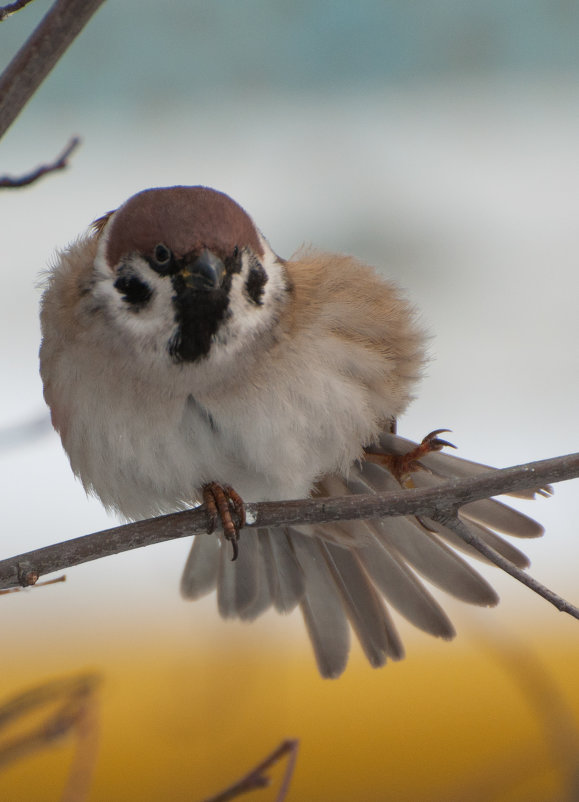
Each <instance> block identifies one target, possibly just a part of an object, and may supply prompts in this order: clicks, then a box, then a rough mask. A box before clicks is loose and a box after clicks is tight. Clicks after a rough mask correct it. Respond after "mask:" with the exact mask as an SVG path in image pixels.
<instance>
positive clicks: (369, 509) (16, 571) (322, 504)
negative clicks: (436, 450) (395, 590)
mask: <svg viewBox="0 0 579 802" xmlns="http://www.w3.org/2000/svg"><path fill="white" fill-rule="evenodd" d="M577 477H579V453H577V454H569V455H567V456H564V457H553V458H552V459H547V460H541V461H539V462H529V463H528V464H526V465H518V466H515V467H512V468H502V469H497V470H489V471H486V472H485V473H481V474H479V475H477V476H474V477H470V478H468V479H454V480H452V481H449V482H444V483H441V484H440V485H438V486H437V487H431V488H427V489H420V490H415V489H411V490H400V491H398V492H395V493H379V494H376V495H370V494H367V495H352V496H342V497H339V498H309V499H302V500H301V501H281V502H272V501H268V502H261V503H259V504H246V514H247V524H246V527H245V528H244V529H243V532H242V535H241V538H242V540H243V537H244V536H245V537H247V536H248V534H249V533H248V529H253V528H258V527H266V526H284V525H298V524H313V523H330V522H333V521H340V520H357V519H361V518H365V519H375V518H383V517H389V516H397V515H419V516H420V515H421V516H424V517H426V518H434V517H437V516H440V515H445V514H446V515H452V514H454V513H455V511H456V509H457V507H460V506H462V505H463V504H468V503H469V502H471V501H477V500H479V499H482V498H490V497H491V496H497V495H501V494H504V493H509V492H513V491H519V490H525V489H527V490H529V489H533V488H538V487H542V486H544V485H546V484H550V483H554V482H561V481H564V480H566V479H575V478H577ZM206 532H207V518H206V513H205V509H204V508H195V509H192V510H185V511H184V512H176V513H172V514H170V515H161V516H159V517H157V518H149V519H147V520H145V521H137V522H136V523H132V524H125V525H124V526H116V527H114V528H112V529H106V530H104V531H102V532H95V533H92V534H90V535H83V536H82V537H76V538H73V539H72V540H67V541H64V542H62V543H56V544H54V545H52V546H45V547H44V548H41V549H35V550H34V551H29V552H26V553H25V554H19V555H16V556H14V557H10V558H8V559H5V560H1V561H0V588H11V587H15V586H18V585H21V586H24V587H25V586H27V585H30V584H34V582H35V581H36V580H37V579H38V578H40V577H41V576H44V575H46V574H50V573H53V572H54V571H64V570H66V569H68V568H72V567H73V566H74V565H80V564H82V563H85V562H90V561H91V560H98V559H101V558H102V557H109V556H112V555H113V554H120V553H121V552H124V551H131V550H132V549H139V548H142V547H144V546H151V545H153V544H154V543H163V542H164V541H166V540H175V539H177V538H181V537H189V536H190V535H199V534H205V533H206Z"/></svg>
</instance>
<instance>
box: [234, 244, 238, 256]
mask: <svg viewBox="0 0 579 802" xmlns="http://www.w3.org/2000/svg"><path fill="white" fill-rule="evenodd" d="M238 256H239V248H238V247H237V245H236V246H235V248H234V249H233V258H234V259H237V257H238Z"/></svg>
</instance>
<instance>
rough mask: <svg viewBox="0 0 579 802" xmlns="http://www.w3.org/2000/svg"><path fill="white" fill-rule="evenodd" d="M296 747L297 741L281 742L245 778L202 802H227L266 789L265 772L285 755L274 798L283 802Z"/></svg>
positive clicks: (296, 750) (296, 752)
mask: <svg viewBox="0 0 579 802" xmlns="http://www.w3.org/2000/svg"><path fill="white" fill-rule="evenodd" d="M298 745H299V742H298V741H294V740H287V741H283V742H282V743H281V744H280V745H279V746H278V747H277V749H275V750H274V751H273V752H272V753H271V755H269V756H268V757H266V758H265V760H263V761H262V762H261V763H258V765H257V766H256V767H255V768H254V769H252V770H251V771H250V772H249V773H248V774H246V775H245V777H242V778H241V780H238V781H237V782H235V783H233V785H230V786H229V787H228V788H225V789H224V790H223V791H221V792H220V793H218V794H216V795H215V796H212V797H209V798H207V799H205V800H204V802H229V801H230V800H231V799H237V797H239V796H241V795H242V794H246V793H247V792H248V791H255V790H256V789H258V788H267V787H268V786H269V784H270V778H269V777H268V776H267V773H266V772H267V771H268V770H269V769H270V768H271V767H272V766H273V765H275V764H276V763H278V762H279V761H280V760H281V759H282V758H283V757H285V755H288V761H287V766H286V770H285V774H284V777H283V780H282V784H281V786H280V789H279V791H278V794H277V796H276V798H275V802H283V800H284V799H285V798H286V796H287V793H288V791H289V785H290V782H291V778H292V775H293V772H294V769H295V765H296V760H297V755H298Z"/></svg>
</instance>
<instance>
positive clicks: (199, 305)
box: [168, 275, 231, 363]
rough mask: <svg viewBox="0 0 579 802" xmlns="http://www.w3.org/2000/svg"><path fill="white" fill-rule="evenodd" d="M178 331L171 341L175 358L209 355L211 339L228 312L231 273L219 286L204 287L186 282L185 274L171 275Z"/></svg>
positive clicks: (171, 352)
mask: <svg viewBox="0 0 579 802" xmlns="http://www.w3.org/2000/svg"><path fill="white" fill-rule="evenodd" d="M171 282H172V284H173V289H174V290H175V294H174V295H173V299H172V300H173V306H174V309H175V322H176V323H177V327H178V328H177V332H176V333H175V335H174V337H173V338H172V339H171V341H170V342H169V344H168V350H169V354H170V355H171V359H173V361H174V362H177V363H178V362H195V361H196V360H198V359H202V358H203V357H205V356H207V354H208V353H209V349H210V348H211V340H212V338H213V336H214V335H215V334H216V332H217V331H218V329H219V327H220V326H221V324H222V323H223V321H224V320H226V319H227V316H228V308H229V290H230V287H231V275H227V276H226V277H225V279H224V281H223V283H222V285H221V287H219V288H218V289H213V290H208V291H200V290H192V289H190V288H189V287H187V286H186V285H185V281H184V279H183V277H182V276H180V275H176V276H172V277H171Z"/></svg>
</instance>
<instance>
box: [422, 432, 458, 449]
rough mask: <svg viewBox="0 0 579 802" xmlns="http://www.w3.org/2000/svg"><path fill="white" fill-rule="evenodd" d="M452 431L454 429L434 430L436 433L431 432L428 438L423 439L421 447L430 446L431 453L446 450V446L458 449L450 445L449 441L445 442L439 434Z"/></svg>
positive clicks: (452, 444)
mask: <svg viewBox="0 0 579 802" xmlns="http://www.w3.org/2000/svg"><path fill="white" fill-rule="evenodd" d="M451 431H452V429H434V431H432V432H429V433H428V434H427V435H426V437H423V438H422V441H421V443H420V445H421V446H425V445H428V446H429V448H430V450H431V451H440V449H441V448H444V447H445V446H448V447H449V448H456V446H455V445H454V443H449V442H448V440H443V439H442V438H440V437H438V435H439V434H443V433H444V432H451Z"/></svg>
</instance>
